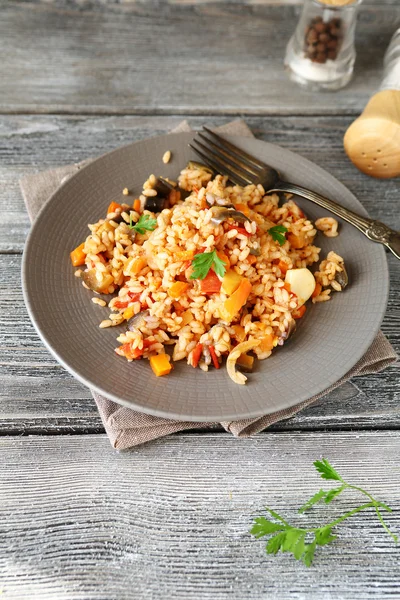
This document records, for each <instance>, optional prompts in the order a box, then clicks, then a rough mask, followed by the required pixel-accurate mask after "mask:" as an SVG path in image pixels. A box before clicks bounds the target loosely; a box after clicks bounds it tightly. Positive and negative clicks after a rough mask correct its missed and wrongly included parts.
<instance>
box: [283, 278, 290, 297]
mask: <svg viewBox="0 0 400 600" xmlns="http://www.w3.org/2000/svg"><path fill="white" fill-rule="evenodd" d="M283 287H284V289H285V290H286V291H287V292H289V294H290V293H291V291H292V290H291V287H290V283H288V282H287V281H285V283H284V284H283Z"/></svg>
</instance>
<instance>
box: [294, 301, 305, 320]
mask: <svg viewBox="0 0 400 600" xmlns="http://www.w3.org/2000/svg"><path fill="white" fill-rule="evenodd" d="M306 310H307V309H306V305H305V304H303V305H302V306H300V307H299V308H296V310H294V311H293V312H292V315H293V319H301V317H303V316H304V313H305V312H306Z"/></svg>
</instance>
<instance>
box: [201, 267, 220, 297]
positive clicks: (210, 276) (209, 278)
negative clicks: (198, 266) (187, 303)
mask: <svg viewBox="0 0 400 600" xmlns="http://www.w3.org/2000/svg"><path fill="white" fill-rule="evenodd" d="M221 285H222V284H221V282H220V280H219V279H218V275H217V274H216V273H214V271H213V270H212V269H210V270H209V271H208V273H207V275H206V276H205V277H204V279H201V280H200V290H201V291H202V292H203V294H217V293H218V292H219V291H220V289H221Z"/></svg>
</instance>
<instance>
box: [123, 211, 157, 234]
mask: <svg viewBox="0 0 400 600" xmlns="http://www.w3.org/2000/svg"><path fill="white" fill-rule="evenodd" d="M128 227H129V229H134V230H135V231H136V232H137V233H140V234H143V233H146V231H154V229H155V228H156V227H157V219H152V218H151V217H150V215H141V216H140V219H139V221H138V222H137V223H136V224H135V225H133V223H132V215H131V220H130V223H129V225H128Z"/></svg>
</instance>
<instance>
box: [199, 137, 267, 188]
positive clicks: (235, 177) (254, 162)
mask: <svg viewBox="0 0 400 600" xmlns="http://www.w3.org/2000/svg"><path fill="white" fill-rule="evenodd" d="M203 129H204V130H205V131H206V132H207V133H208V135H209V136H210V137H211V138H213V139H214V140H215V142H214V141H213V139H210V137H207V136H205V135H204V134H203V133H197V135H196V138H194V139H193V143H192V144H189V146H190V147H191V148H192V150H194V151H195V152H196V154H198V155H199V156H200V157H201V159H202V160H203V161H204V162H205V164H206V165H207V166H209V167H211V168H212V169H213V170H214V171H216V172H217V173H222V174H223V175H227V176H228V177H229V179H230V180H231V181H232V182H233V183H236V184H237V185H241V186H245V185H249V184H251V183H254V184H257V183H258V182H259V176H260V174H261V171H262V170H263V169H264V168H265V165H264V164H263V163H262V162H261V161H259V160H258V159H257V158H255V157H254V156H251V155H250V154H248V153H247V152H245V151H244V150H241V149H240V148H238V147H237V146H235V145H234V144H231V142H228V141H227V140H225V139H224V138H223V137H221V136H220V135H218V134H217V133H215V132H214V131H212V130H211V129H208V127H203ZM197 138H200V139H201V140H202V142H203V143H202V142H200V141H199V140H198V139H197Z"/></svg>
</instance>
